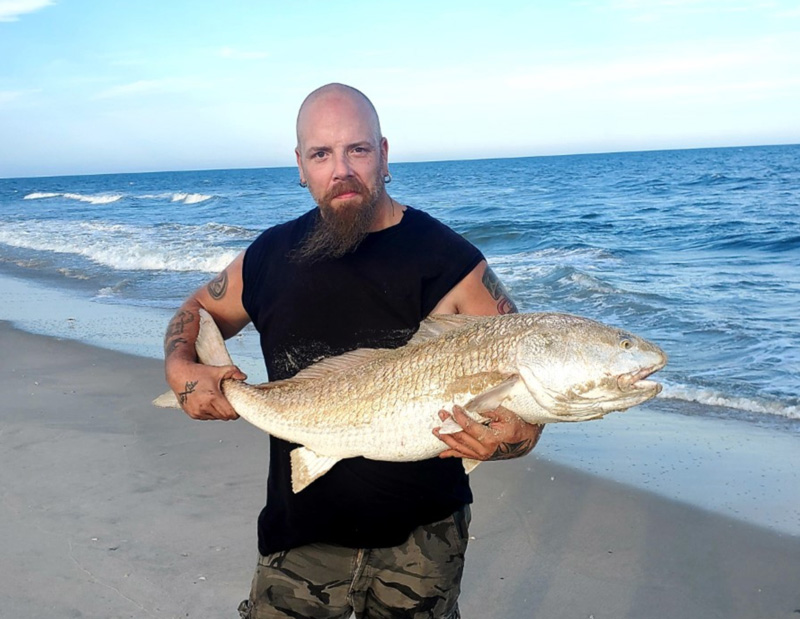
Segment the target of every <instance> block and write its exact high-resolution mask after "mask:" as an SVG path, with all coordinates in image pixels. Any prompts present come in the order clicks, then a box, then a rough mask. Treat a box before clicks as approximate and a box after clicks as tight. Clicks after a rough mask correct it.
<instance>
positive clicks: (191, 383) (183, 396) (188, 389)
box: [178, 380, 197, 406]
mask: <svg viewBox="0 0 800 619" xmlns="http://www.w3.org/2000/svg"><path fill="white" fill-rule="evenodd" d="M195 387H197V381H196V380H187V381H186V386H185V387H184V390H183V391H181V392H180V393H179V394H178V402H180V403H181V406H183V405H184V404H186V400H187V399H188V398H189V394H190V393H194V388H195Z"/></svg>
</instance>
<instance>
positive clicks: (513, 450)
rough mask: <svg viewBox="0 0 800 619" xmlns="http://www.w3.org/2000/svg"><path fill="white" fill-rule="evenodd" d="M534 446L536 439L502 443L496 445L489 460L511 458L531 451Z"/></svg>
mask: <svg viewBox="0 0 800 619" xmlns="http://www.w3.org/2000/svg"><path fill="white" fill-rule="evenodd" d="M535 446H536V439H525V440H524V441H519V442H517V443H503V444H502V445H498V447H497V449H495V450H494V453H493V454H492V455H491V456H490V457H489V460H511V459H512V458H519V457H520V456H524V455H525V454H528V453H530V452H531V450H532V449H533V448H534V447H535Z"/></svg>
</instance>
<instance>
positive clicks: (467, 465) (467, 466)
mask: <svg viewBox="0 0 800 619" xmlns="http://www.w3.org/2000/svg"><path fill="white" fill-rule="evenodd" d="M481 462H482V460H473V459H472V458H462V459H461V463H462V464H463V465H464V472H465V473H466V474H467V475H469V474H470V473H472V471H474V470H475V469H476V468H477V467H478V465H479V464H480V463H481Z"/></svg>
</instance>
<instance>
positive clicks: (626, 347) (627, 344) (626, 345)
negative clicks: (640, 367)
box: [619, 338, 633, 350]
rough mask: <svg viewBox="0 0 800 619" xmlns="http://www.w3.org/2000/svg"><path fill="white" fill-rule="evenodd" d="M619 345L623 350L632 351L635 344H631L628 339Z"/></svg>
mask: <svg viewBox="0 0 800 619" xmlns="http://www.w3.org/2000/svg"><path fill="white" fill-rule="evenodd" d="M619 345H620V347H621V348H622V349H623V350H630V349H631V348H633V342H631V341H630V340H629V339H628V338H623V339H621V340H620V341H619Z"/></svg>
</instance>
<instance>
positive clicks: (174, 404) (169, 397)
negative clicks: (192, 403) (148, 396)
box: [153, 391, 181, 408]
mask: <svg viewBox="0 0 800 619" xmlns="http://www.w3.org/2000/svg"><path fill="white" fill-rule="evenodd" d="M153 405H154V406H158V407H159V408H180V407H181V405H180V404H178V396H176V395H175V394H174V393H173V392H172V391H167V392H166V393H162V394H161V395H160V396H158V397H157V398H156V399H155V400H153Z"/></svg>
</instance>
